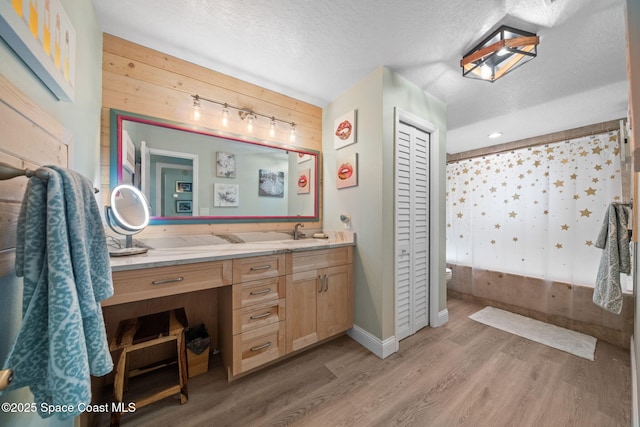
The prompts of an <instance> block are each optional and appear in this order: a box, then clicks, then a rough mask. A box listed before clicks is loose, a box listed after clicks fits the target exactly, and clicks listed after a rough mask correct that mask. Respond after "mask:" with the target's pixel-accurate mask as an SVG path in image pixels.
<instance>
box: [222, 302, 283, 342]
mask: <svg viewBox="0 0 640 427" xmlns="http://www.w3.org/2000/svg"><path fill="white" fill-rule="evenodd" d="M284 319H285V300H284V299H280V300H276V301H268V302H266V303H261V304H256V305H252V306H249V307H244V308H240V309H237V310H233V335H237V334H242V333H245V332H247V331H250V330H252V329H256V328H260V327H262V326H266V325H270V324H271V323H278V322H281V321H283V320H284Z"/></svg>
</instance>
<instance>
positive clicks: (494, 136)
mask: <svg viewBox="0 0 640 427" xmlns="http://www.w3.org/2000/svg"><path fill="white" fill-rule="evenodd" d="M501 136H502V132H493V133H490V134H489V138H500V137H501Z"/></svg>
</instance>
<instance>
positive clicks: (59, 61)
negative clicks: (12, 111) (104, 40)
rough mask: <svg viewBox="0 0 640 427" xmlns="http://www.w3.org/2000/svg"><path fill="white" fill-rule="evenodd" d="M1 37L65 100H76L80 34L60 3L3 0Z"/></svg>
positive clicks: (55, 1) (58, 1)
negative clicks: (75, 85)
mask: <svg viewBox="0 0 640 427" xmlns="http://www.w3.org/2000/svg"><path fill="white" fill-rule="evenodd" d="M0 37H2V39H3V40H4V41H5V42H6V43H7V44H8V45H9V46H10V47H11V49H13V50H14V52H16V54H17V55H18V56H19V57H20V58H21V59H22V60H23V61H24V62H25V64H27V66H28V67H29V68H30V69H31V71H33V73H34V74H35V75H36V76H38V78H39V79H40V80H41V81H42V82H43V83H44V84H45V85H46V86H47V88H49V90H50V91H51V92H52V93H53V94H54V95H55V96H56V97H57V98H58V99H59V100H61V101H69V102H71V101H73V99H74V82H75V72H76V31H75V29H74V28H73V25H71V21H70V20H69V18H68V16H67V14H66V13H65V11H64V9H63V7H62V3H61V2H60V0H47V1H45V0H39V1H37V0H12V1H8V0H3V1H0Z"/></svg>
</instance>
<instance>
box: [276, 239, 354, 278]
mask: <svg viewBox="0 0 640 427" xmlns="http://www.w3.org/2000/svg"><path fill="white" fill-rule="evenodd" d="M352 262H353V246H342V247H339V248H331V249H319V250H312V251H300V252H292V253H289V254H287V274H294V273H299V272H301V271H309V270H316V269H319V268H327V267H335V266H338V265H345V264H351V263H352Z"/></svg>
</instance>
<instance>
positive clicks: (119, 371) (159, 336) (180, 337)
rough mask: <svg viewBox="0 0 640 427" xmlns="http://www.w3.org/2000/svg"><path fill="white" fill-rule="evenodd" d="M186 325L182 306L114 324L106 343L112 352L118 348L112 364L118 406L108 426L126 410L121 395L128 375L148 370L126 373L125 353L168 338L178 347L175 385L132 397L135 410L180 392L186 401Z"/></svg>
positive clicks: (115, 423) (182, 400)
mask: <svg viewBox="0 0 640 427" xmlns="http://www.w3.org/2000/svg"><path fill="white" fill-rule="evenodd" d="M186 326H187V316H186V315H185V312H184V308H178V309H175V310H170V311H165V312H162V313H156V314H150V315H147V316H141V317H137V318H134V319H128V320H123V321H122V322H120V324H119V325H118V333H117V334H116V336H115V337H114V338H113V340H112V341H111V343H110V344H109V349H110V350H111V351H112V352H113V351H116V350H122V352H121V353H120V357H119V359H118V363H117V364H116V372H115V378H114V380H113V398H114V401H115V404H116V405H119V406H118V408H120V409H122V411H120V410H116V408H113V409H114V410H113V411H112V412H111V425H112V426H119V425H120V417H121V416H122V414H123V413H125V412H126V410H127V407H126V406H127V405H126V404H124V401H123V394H124V388H125V386H126V383H127V381H128V379H129V376H135V374H139V373H145V372H149V371H150V370H152V369H155V368H152V369H140V370H139V371H138V372H136V373H131V375H130V372H129V366H128V360H127V356H128V355H129V353H131V352H134V351H137V350H142V349H144V348H150V347H153V346H156V345H159V344H163V343H166V342H169V341H174V340H175V341H176V347H177V350H178V379H179V384H176V385H173V386H171V387H168V388H166V389H165V390H161V391H159V392H157V393H155V394H152V395H150V396H146V397H143V398H140V399H138V400H136V401H135V402H134V403H135V407H136V409H138V408H141V407H143V406H146V405H148V404H150V403H153V402H156V401H158V400H160V399H164V398H165V397H169V396H172V395H174V394H176V393H180V403H181V404H184V403H186V402H187V400H188V394H189V393H188V390H187V360H186V346H185V340H184V329H185V328H186Z"/></svg>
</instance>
